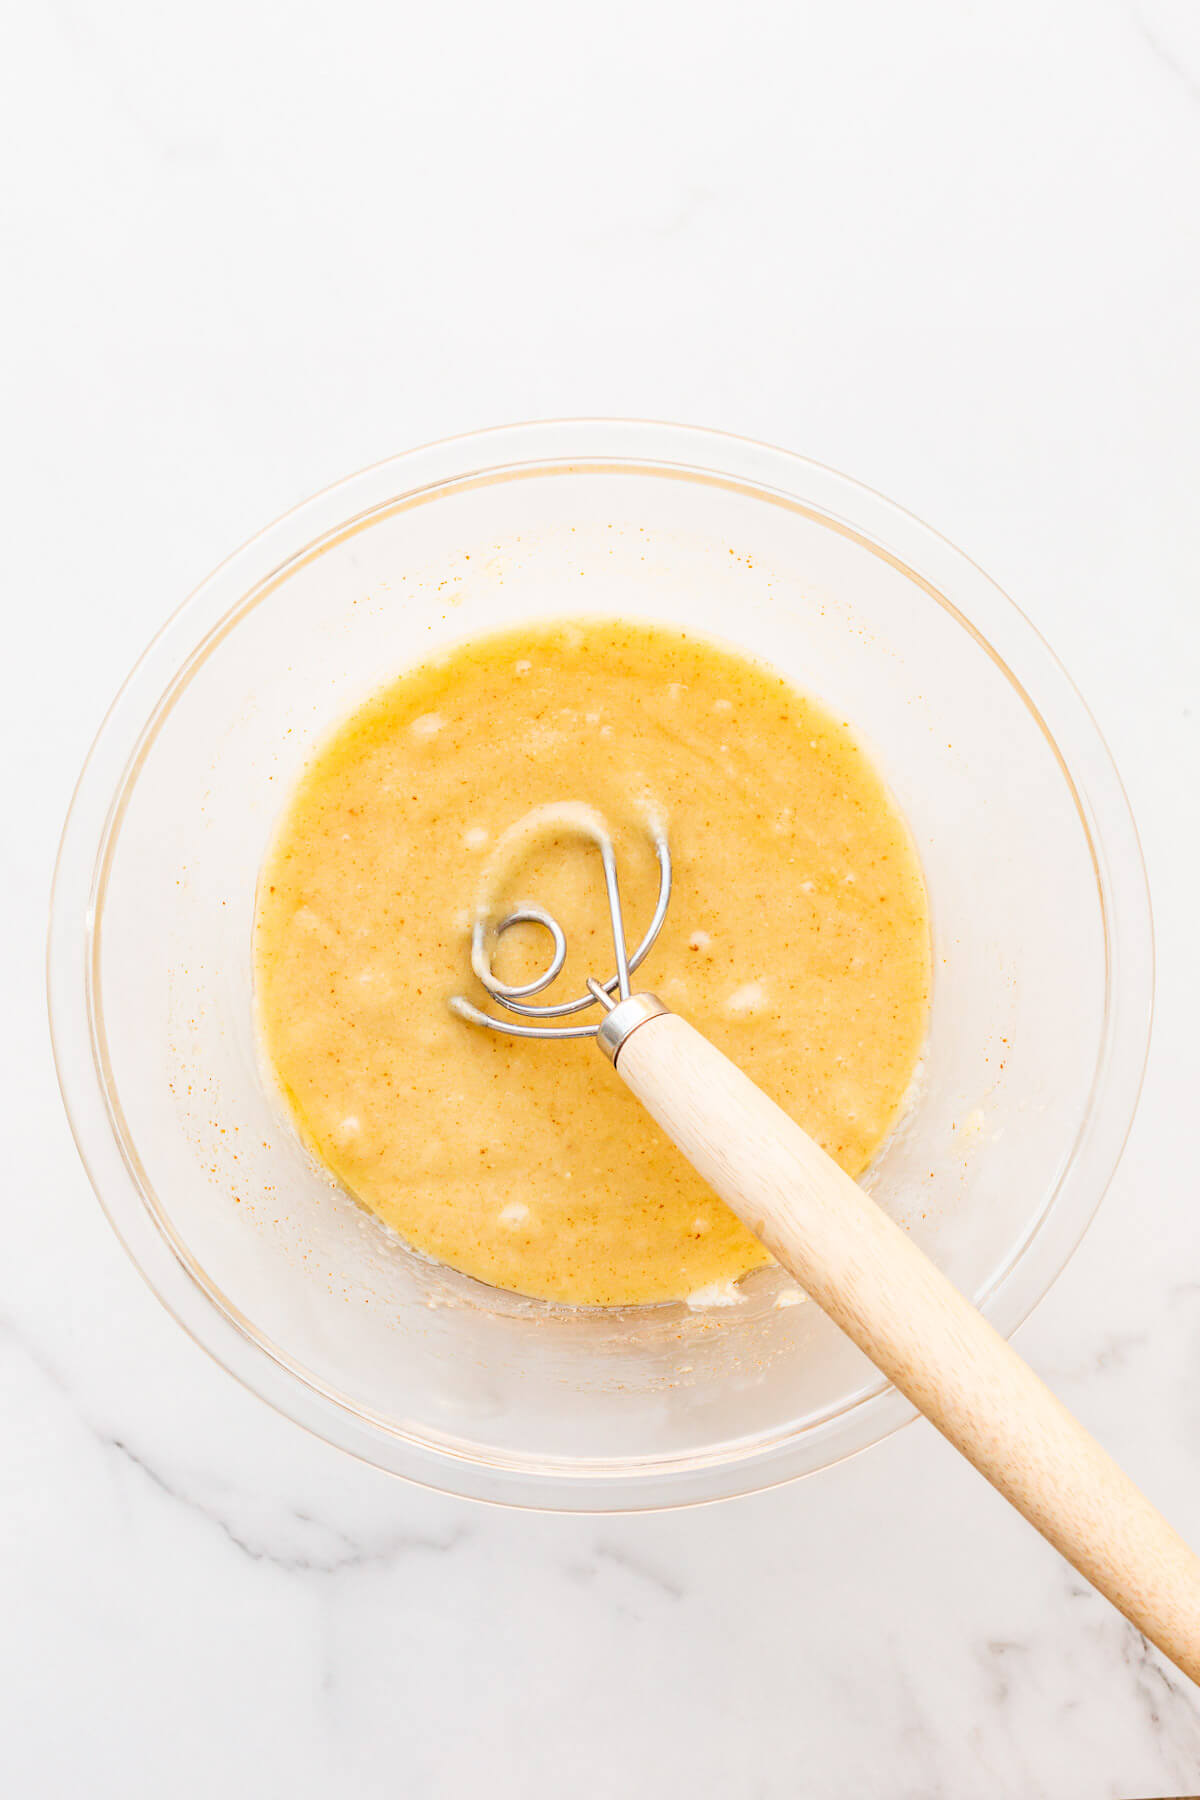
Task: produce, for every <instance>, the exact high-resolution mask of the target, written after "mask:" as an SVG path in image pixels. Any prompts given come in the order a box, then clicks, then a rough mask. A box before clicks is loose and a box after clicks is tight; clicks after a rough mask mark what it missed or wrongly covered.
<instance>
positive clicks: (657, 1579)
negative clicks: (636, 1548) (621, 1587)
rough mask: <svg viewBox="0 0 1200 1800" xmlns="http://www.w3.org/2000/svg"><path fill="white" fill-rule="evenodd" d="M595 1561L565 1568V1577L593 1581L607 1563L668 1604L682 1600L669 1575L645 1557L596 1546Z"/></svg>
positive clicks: (594, 1551)
mask: <svg viewBox="0 0 1200 1800" xmlns="http://www.w3.org/2000/svg"><path fill="white" fill-rule="evenodd" d="M592 1555H593V1559H594V1560H593V1561H591V1562H573V1563H568V1564H567V1565H566V1573H567V1574H568V1575H569V1576H570V1577H571V1579H572V1581H577V1582H590V1581H594V1580H595V1579H596V1577H597V1576H598V1574H599V1573H600V1565H602V1564H604V1563H608V1564H610V1565H612V1566H613V1567H615V1568H618V1569H623V1570H624V1572H625V1573H626V1574H627V1575H632V1576H633V1577H634V1579H635V1580H637V1581H639V1582H642V1583H644V1584H645V1585H646V1586H647V1587H651V1588H653V1589H655V1590H656V1591H657V1592H658V1593H660V1594H663V1595H665V1596H666V1598H667V1599H668V1600H682V1599H683V1589H682V1587H681V1586H680V1585H679V1583H678V1582H677V1581H675V1580H673V1579H672V1577H671V1576H670V1575H666V1574H664V1573H663V1571H662V1570H661V1569H656V1568H655V1567H654V1566H653V1565H652V1564H651V1563H648V1562H647V1561H646V1560H645V1558H644V1557H641V1556H630V1554H629V1553H628V1551H626V1550H622V1549H620V1548H619V1547H618V1546H617V1545H615V1544H607V1543H597V1544H596V1545H595V1546H594V1548H593V1552H592Z"/></svg>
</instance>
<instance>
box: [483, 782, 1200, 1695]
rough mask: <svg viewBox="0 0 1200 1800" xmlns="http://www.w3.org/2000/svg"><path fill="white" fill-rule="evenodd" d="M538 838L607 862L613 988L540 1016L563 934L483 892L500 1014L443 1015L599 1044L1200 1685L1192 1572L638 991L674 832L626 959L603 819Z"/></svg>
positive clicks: (1059, 1408)
mask: <svg viewBox="0 0 1200 1800" xmlns="http://www.w3.org/2000/svg"><path fill="white" fill-rule="evenodd" d="M547 824H550V825H553V826H554V827H555V829H556V830H557V831H558V832H559V833H560V834H561V833H562V832H564V831H566V832H573V833H576V834H578V835H580V836H582V837H584V838H586V839H588V840H589V841H591V842H592V843H594V844H595V846H596V848H597V850H598V852H599V855H600V861H601V866H602V869H603V873H604V884H605V892H606V894H607V898H608V909H609V917H610V920H611V924H612V940H613V953H614V961H615V965H616V966H615V971H614V973H613V974H612V975H611V976H609V977H608V978H607V979H606V980H604V981H598V980H596V979H595V978H594V977H589V978H588V980H587V984H586V992H585V993H583V994H581V995H579V996H578V997H576V998H575V999H572V1000H567V1001H560V1002H558V1003H556V1004H553V1005H547V1004H541V1005H537V1004H534V1001H533V997H534V995H536V994H538V993H541V992H543V991H544V990H545V989H546V988H547V987H549V985H550V983H551V982H552V981H554V980H555V978H556V977H557V976H558V975H559V974H560V973H561V972H562V969H563V967H564V965H565V962H566V956H567V943H566V936H565V933H564V932H563V930H562V927H561V926H560V925H559V923H558V921H557V920H556V919H555V918H554V917H553V916H552V915H551V914H550V913H548V912H547V911H545V910H544V909H543V908H541V907H538V906H533V905H526V906H521V907H518V908H516V909H515V910H512V911H509V912H507V913H506V914H504V915H503V916H501V917H496V916H494V908H493V906H492V904H491V900H490V895H489V893H488V891H487V889H486V886H485V890H484V892H483V894H482V895H481V903H480V905H479V907H478V908H477V912H476V917H475V921H474V924H473V927H472V939H471V964H472V968H473V970H474V972H475V975H476V976H477V978H478V980H479V982H480V984H481V986H482V987H483V989H484V990H485V992H486V994H487V995H488V996H489V997H490V999H491V1001H492V1002H493V1003H494V1004H495V1005H496V1007H497V1008H499V1009H500V1011H499V1012H498V1013H493V1012H487V1011H484V1010H483V1009H481V1008H480V1007H478V1006H475V1005H474V1004H473V1003H472V1002H471V1001H470V1000H468V999H466V998H465V997H462V996H458V997H456V998H455V999H453V1000H452V1001H451V1006H452V1008H453V1009H454V1011H455V1012H456V1013H457V1014H458V1016H459V1017H460V1018H462V1019H465V1020H468V1021H470V1022H471V1023H473V1024H475V1025H479V1026H483V1027H485V1028H486V1029H488V1030H489V1031H495V1032H502V1033H505V1034H507V1035H508V1036H510V1037H520V1038H567V1037H571V1038H579V1037H595V1038H596V1040H597V1043H598V1045H599V1047H600V1049H601V1050H602V1051H603V1053H604V1054H605V1055H606V1056H607V1057H608V1058H609V1060H610V1061H611V1062H612V1063H613V1064H614V1065H615V1067H616V1071H617V1073H618V1075H620V1077H621V1078H622V1080H623V1081H624V1082H625V1084H626V1086H627V1087H628V1088H629V1089H630V1091H631V1092H632V1093H633V1094H634V1095H635V1096H636V1097H637V1099H638V1100H640V1101H641V1103H642V1105H643V1106H644V1107H645V1108H646V1110H647V1112H649V1113H650V1115H651V1117H652V1118H654V1119H655V1120H656V1121H657V1122H658V1124H659V1125H660V1126H661V1127H662V1129H663V1130H664V1131H665V1132H666V1133H667V1136H668V1137H669V1138H671V1139H672V1141H673V1142H674V1143H675V1144H676V1145H677V1146H678V1148H679V1149H680V1150H681V1151H682V1152H683V1154H684V1155H685V1156H686V1157H687V1159H688V1161H689V1162H690V1163H691V1164H692V1166H693V1167H694V1168H695V1169H696V1170H697V1171H698V1172H699V1174H700V1175H701V1176H703V1178H704V1179H705V1180H706V1181H707V1182H708V1183H709V1185H710V1186H711V1187H712V1188H713V1189H714V1190H715V1191H716V1193H718V1194H719V1195H720V1197H721V1199H722V1200H724V1202H725V1203H726V1205H727V1206H729V1207H731V1208H732V1210H733V1211H734V1212H735V1213H736V1214H737V1215H738V1217H739V1218H740V1219H741V1220H742V1221H743V1223H744V1224H745V1225H746V1226H747V1227H748V1228H749V1229H750V1231H752V1232H753V1233H754V1235H755V1236H756V1237H757V1238H758V1239H759V1240H760V1242H761V1243H763V1244H764V1245H765V1246H766V1248H767V1249H768V1250H769V1251H770V1252H771V1254H772V1255H773V1256H774V1257H775V1258H776V1260H777V1261H778V1262H779V1263H781V1264H782V1265H783V1267H784V1268H785V1269H786V1270H788V1271H789V1273H790V1274H791V1275H793V1276H794V1277H795V1279H796V1280H797V1281H798V1282H799V1283H800V1285H801V1287H803V1288H804V1289H805V1291H806V1292H807V1293H808V1294H809V1295H810V1296H811V1298H812V1299H813V1300H815V1301H816V1303H817V1304H818V1306H820V1307H821V1308H822V1310H823V1311H824V1312H826V1313H827V1314H828V1315H829V1317H830V1318H831V1319H832V1320H833V1321H834V1323H835V1324H836V1325H838V1326H839V1327H840V1328H841V1330H842V1331H844V1332H845V1333H846V1335H847V1336H848V1337H850V1338H851V1339H852V1340H853V1342H854V1343H855V1344H857V1346H858V1348H859V1349H860V1350H862V1351H863V1352H864V1353H865V1354H866V1355H867V1356H868V1357H870V1359H871V1361H872V1362H873V1363H874V1364H875V1366H876V1367H877V1368H878V1369H880V1370H881V1371H882V1373H883V1374H884V1375H886V1376H887V1377H888V1379H889V1380H890V1381H892V1382H894V1384H895V1385H896V1387H898V1388H899V1389H900V1390H901V1392H902V1393H904V1394H905V1395H906V1396H907V1398H908V1399H909V1400H910V1401H911V1402H912V1404H913V1405H914V1406H915V1407H917V1408H918V1409H919V1410H920V1411H921V1412H922V1413H924V1415H925V1417H926V1418H927V1419H929V1420H930V1421H931V1422H932V1423H933V1424H934V1425H935V1426H936V1427H937V1429H938V1430H939V1431H940V1432H941V1433H942V1434H943V1436H944V1437H946V1438H947V1439H948V1440H949V1441H950V1443H952V1444H953V1445H954V1446H955V1448H956V1449H958V1450H960V1451H961V1452H962V1454H963V1455H964V1456H965V1457H966V1458H967V1459H968V1461H970V1462H971V1463H973V1464H974V1465H975V1467H976V1468H977V1469H978V1470H979V1472H980V1473H981V1474H982V1475H983V1476H985V1477H986V1479H987V1480H988V1481H990V1482H991V1483H992V1485H993V1487H995V1488H996V1489H998V1491H999V1492H1000V1493H1001V1494H1003V1495H1004V1497H1005V1499H1007V1500H1008V1501H1010V1502H1011V1504H1012V1505H1013V1506H1015V1507H1016V1508H1017V1510H1018V1511H1019V1512H1021V1513H1022V1514H1023V1515H1024V1516H1025V1518H1026V1519H1028V1521H1029V1522H1030V1524H1031V1525H1033V1526H1035V1527H1036V1529H1037V1530H1038V1531H1040V1532H1041V1533H1042V1535H1043V1536H1044V1537H1045V1538H1047V1539H1048V1540H1049V1542H1050V1543H1051V1544H1053V1545H1054V1546H1055V1548H1056V1549H1057V1550H1058V1551H1059V1552H1060V1553H1061V1554H1062V1555H1063V1556H1065V1557H1066V1558H1067V1560H1068V1561H1069V1562H1070V1563H1072V1564H1073V1566H1074V1567H1075V1568H1076V1569H1078V1571H1079V1572H1080V1574H1082V1575H1084V1576H1085V1577H1086V1578H1087V1579H1088V1580H1089V1581H1090V1582H1091V1583H1092V1584H1093V1585H1094V1586H1095V1587H1096V1588H1098V1589H1099V1591H1100V1592H1101V1593H1102V1594H1104V1595H1105V1596H1106V1597H1107V1598H1108V1599H1109V1600H1110V1601H1112V1603H1113V1605H1114V1606H1116V1607H1118V1608H1119V1609H1120V1611H1121V1612H1123V1613H1124V1614H1125V1616H1126V1618H1128V1619H1129V1620H1131V1622H1132V1623H1133V1624H1134V1625H1136V1626H1137V1627H1138V1629H1139V1630H1140V1631H1142V1632H1144V1633H1145V1635H1146V1637H1148V1638H1149V1639H1150V1640H1151V1641H1152V1642H1153V1643H1155V1644H1156V1645H1157V1646H1158V1648H1159V1649H1160V1650H1162V1651H1163V1652H1164V1654H1165V1655H1166V1656H1168V1657H1169V1658H1170V1659H1171V1660H1172V1661H1173V1662H1174V1663H1175V1664H1176V1665H1177V1666H1178V1667H1179V1668H1180V1669H1182V1670H1184V1672H1185V1673H1186V1674H1188V1675H1189V1676H1191V1678H1192V1680H1193V1681H1200V1559H1198V1558H1197V1557H1196V1556H1195V1555H1194V1553H1193V1552H1192V1551H1191V1550H1190V1549H1189V1547H1188V1546H1187V1544H1186V1543H1185V1542H1184V1541H1183V1539H1182V1538H1181V1537H1179V1536H1178V1534H1177V1533H1176V1532H1175V1531H1174V1530H1173V1529H1172V1528H1171V1526H1170V1525H1168V1523H1167V1522H1166V1520H1165V1519H1164V1518H1163V1517H1162V1515H1161V1514H1160V1513H1159V1512H1157V1511H1156V1510H1155V1508H1154V1507H1153V1506H1151V1504H1150V1502H1149V1501H1148V1500H1147V1499H1146V1498H1145V1496H1144V1495H1143V1494H1142V1493H1141V1492H1140V1490H1139V1489H1138V1488H1137V1487H1136V1486H1135V1485H1134V1483H1133V1482H1132V1481H1131V1480H1130V1479H1129V1477H1128V1476H1127V1475H1126V1474H1125V1473H1124V1472H1123V1471H1122V1470H1121V1469H1120V1468H1119V1467H1118V1465H1117V1464H1116V1463H1115V1462H1114V1461H1113V1459H1112V1458H1111V1457H1110V1456H1109V1455H1108V1453H1107V1452H1106V1451H1105V1450H1103V1449H1102V1448H1101V1446H1100V1445H1099V1444H1098V1443H1097V1442H1096V1441H1095V1439H1094V1438H1092V1437H1091V1436H1090V1435H1089V1433H1088V1432H1086V1431H1085V1430H1084V1428H1083V1426H1082V1425H1080V1424H1079V1423H1078V1421H1077V1420H1076V1419H1074V1418H1073V1417H1072V1415H1071V1414H1070V1413H1069V1412H1068V1411H1067V1410H1066V1408H1065V1407H1064V1406H1063V1405H1062V1404H1061V1402H1060V1401H1058V1400H1057V1399H1056V1398H1055V1397H1054V1395H1053V1394H1052V1393H1051V1392H1050V1390H1049V1389H1048V1388H1047V1387H1046V1386H1045V1385H1044V1384H1043V1383H1042V1381H1041V1380H1040V1379H1039V1378H1038V1376H1036V1375H1035V1374H1034V1373H1033V1371H1032V1369H1030V1368H1029V1366H1028V1365H1027V1364H1026V1363H1025V1362H1023V1361H1022V1359H1021V1358H1020V1357H1019V1356H1018V1355H1017V1353H1016V1351H1015V1350H1013V1349H1012V1347H1011V1346H1010V1345H1009V1344H1008V1343H1006V1341H1005V1340H1004V1339H1003V1338H1002V1337H1001V1336H1000V1335H999V1333H998V1332H997V1331H996V1330H995V1329H994V1328H993V1327H992V1326H991V1325H990V1324H989V1323H988V1322H987V1320H986V1319H985V1318H984V1317H983V1315H982V1314H981V1313H979V1312H977V1311H976V1309H975V1308H974V1307H973V1306H972V1305H971V1304H970V1303H969V1302H968V1301H967V1300H966V1299H965V1298H964V1297H963V1295H962V1294H961V1293H960V1292H959V1291H958V1289H957V1288H956V1287H955V1286H954V1285H953V1283H952V1282H950V1281H949V1280H948V1279H947V1277H946V1276H945V1275H943V1274H942V1273H941V1271H940V1270H939V1269H938V1268H937V1267H936V1266H935V1265H934V1264H933V1263H932V1262H931V1261H930V1260H929V1258H928V1257H926V1256H925V1255H924V1253H923V1252H922V1251H921V1250H919V1249H918V1248H917V1246H916V1245H915V1244H914V1243H913V1241H912V1239H911V1238H910V1237H909V1236H908V1235H907V1234H906V1233H905V1232H904V1231H903V1230H902V1229H901V1228H900V1227H899V1226H898V1225H896V1224H895V1223H894V1221H893V1220H892V1219H890V1218H889V1217H888V1215H887V1214H886V1213H885V1212H884V1211H883V1210H882V1209H881V1208H880V1207H879V1206H877V1205H876V1204H875V1202H874V1201H873V1200H871V1198H870V1197H869V1196H868V1195H867V1194H866V1193H864V1191H863V1190H862V1189H861V1188H860V1187H859V1186H858V1184H857V1183H856V1182H854V1181H852V1180H851V1178H850V1177H849V1176H848V1175H846V1174H845V1173H844V1171H843V1170H842V1169H841V1168H839V1166H838V1165H837V1163H835V1162H834V1161H833V1159H832V1158H831V1157H830V1156H827V1155H826V1153H825V1152H824V1151H823V1150H822V1149H821V1148H820V1146H819V1145H818V1144H816V1143H815V1142H814V1141H813V1140H812V1138H810V1137H809V1136H808V1135H807V1133H806V1132H804V1131H803V1130H802V1129H801V1128H800V1126H799V1125H797V1124H796V1123H795V1121H794V1120H793V1119H791V1118H790V1117H789V1116H788V1115H787V1114H786V1113H785V1112H784V1111H783V1110H782V1108H780V1107H778V1106H776V1105H775V1103H774V1102H773V1101H772V1100H770V1099H768V1097H767V1096H766V1095H765V1094H764V1093H763V1092H762V1090H761V1088H758V1087H756V1086H755V1084H754V1083H753V1082H752V1081H751V1080H750V1079H749V1078H748V1077H747V1076H746V1075H745V1074H743V1073H742V1071H741V1070H740V1069H738V1068H737V1067H736V1066H735V1065H734V1064H733V1063H731V1062H730V1061H729V1059H728V1058H727V1057H725V1056H724V1055H722V1053H721V1052H720V1051H719V1050H717V1049H716V1048H715V1046H714V1045H712V1044H710V1043H709V1042H708V1040H707V1039H706V1038H705V1037H703V1036H702V1035H701V1034H700V1033H699V1032H698V1031H696V1030H694V1029H693V1027H692V1026H690V1025H689V1024H687V1023H686V1022H685V1021H684V1020H683V1019H682V1018H680V1017H679V1016H678V1015H677V1014H675V1013H672V1012H671V1011H670V1010H669V1009H668V1008H667V1007H666V1006H664V1005H663V1003H662V1001H661V1000H659V999H658V998H657V996H656V995H654V994H651V993H637V994H635V993H633V992H632V991H631V988H630V977H631V975H632V974H633V973H634V972H635V971H636V969H637V968H638V966H639V964H640V963H641V962H642V961H643V959H644V958H645V957H646V956H647V955H648V954H649V951H650V949H651V947H652V946H653V944H654V942H655V940H656V938H657V936H658V934H659V932H660V930H661V928H662V924H663V921H664V919H665V918H666V914H667V908H668V905H669V902H670V895H671V856H670V850H669V848H668V844H667V835H666V830H665V827H663V826H662V825H660V824H658V823H656V822H651V823H650V825H649V827H648V829H649V834H650V837H651V841H652V844H653V848H654V852H655V855H656V857H657V859H658V868H659V895H658V902H657V905H656V907H655V909H654V914H653V917H652V918H651V921H650V924H649V927H648V928H647V930H646V933H645V935H644V937H643V938H642V940H641V942H640V943H639V944H638V945H637V947H636V949H635V950H634V951H633V953H632V954H630V953H629V951H628V948H627V943H626V937H625V926H624V921H623V918H622V914H621V899H620V891H619V887H618V879H617V862H616V854H615V851H614V848H613V841H612V837H611V835H610V833H609V831H608V829H607V826H606V825H605V822H604V820H603V819H602V818H601V816H600V815H599V814H598V813H596V812H595V811H594V810H593V809H592V808H590V807H583V806H575V805H571V806H564V807H558V808H541V809H538V810H537V811H536V812H535V813H533V814H530V815H527V817H526V819H524V820H522V821H520V822H519V824H518V825H517V826H516V827H515V828H514V835H516V836H518V837H519V836H530V835H532V834H535V833H536V832H537V831H539V830H541V829H543V828H544V827H545V826H546V825H547ZM508 836H509V834H506V838H507V837H508ZM518 924H534V925H537V926H539V927H541V928H542V929H543V930H544V931H546V932H547V933H548V934H549V936H550V939H551V943H552V954H551V957H550V961H549V963H548V965H547V967H546V968H545V969H544V970H543V972H542V973H541V974H540V975H538V976H537V977H535V978H534V979H532V980H530V981H526V982H524V983H520V984H516V985H514V984H509V983H505V982H503V981H501V980H499V979H498V977H497V976H496V975H495V973H494V970H493V967H492V954H493V951H494V947H495V945H496V943H497V942H498V940H499V939H500V938H501V937H502V936H503V934H504V933H505V932H506V931H508V930H510V929H511V928H512V927H514V926H516V925H518ZM590 1008H599V1009H600V1012H599V1016H598V1017H597V1018H594V1019H593V1020H592V1021H591V1022H590V1023H587V1024H580V1025H557V1024H554V1023H550V1021H553V1020H556V1019H565V1018H568V1017H571V1016H573V1015H576V1014H579V1013H582V1012H585V1011H587V1010H588V1009H590ZM504 1013H508V1014H511V1015H513V1016H512V1017H504V1016H502V1015H503V1014H504Z"/></svg>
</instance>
